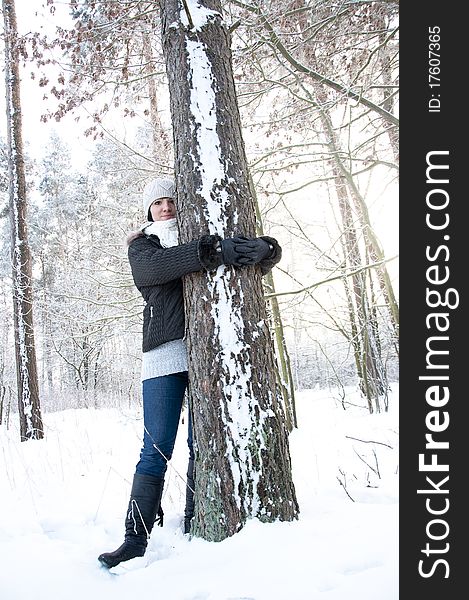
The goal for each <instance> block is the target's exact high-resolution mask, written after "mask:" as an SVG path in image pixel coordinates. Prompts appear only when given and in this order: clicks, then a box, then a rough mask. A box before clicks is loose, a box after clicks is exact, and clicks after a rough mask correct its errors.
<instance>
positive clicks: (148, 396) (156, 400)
mask: <svg viewBox="0 0 469 600" xmlns="http://www.w3.org/2000/svg"><path fill="white" fill-rule="evenodd" d="M186 387H187V372H182V373H173V374H171V375H165V376H163V377H155V378H153V379H147V380H145V381H144V382H143V423H144V427H145V432H144V436H143V447H142V450H141V452H140V460H139V462H138V463H137V466H136V469H135V471H136V473H140V474H142V475H152V476H153V477H158V478H163V477H164V474H165V472H166V468H167V462H168V461H169V460H170V459H171V456H172V454H173V450H174V443H175V441H176V434H177V430H178V425H179V419H180V416H181V407H182V402H183V399H184V392H185V391H186Z"/></svg>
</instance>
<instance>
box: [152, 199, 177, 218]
mask: <svg viewBox="0 0 469 600" xmlns="http://www.w3.org/2000/svg"><path fill="white" fill-rule="evenodd" d="M150 212H151V216H152V217H153V221H167V220H168V219H174V217H175V216H176V207H175V206H174V198H158V200H155V201H154V202H153V204H152V205H151V206H150Z"/></svg>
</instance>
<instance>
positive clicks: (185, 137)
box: [160, 0, 298, 541]
mask: <svg viewBox="0 0 469 600" xmlns="http://www.w3.org/2000/svg"><path fill="white" fill-rule="evenodd" d="M160 6H161V15H162V28H163V32H162V35H163V49H164V54H165V61H166V70H167V74H168V80H169V90H170V98H171V114H172V119H173V138H174V144H175V171H176V178H177V189H178V197H177V202H178V220H179V227H180V232H181V236H182V241H189V240H191V239H194V238H195V237H198V236H199V235H201V234H204V233H210V234H218V235H220V236H222V237H227V236H230V235H235V234H240V233H243V234H245V235H250V236H254V235H255V210H254V204H253V190H252V189H251V186H250V182H249V177H248V167H247V161H246V156H245V150H244V144H243V139H242V134H241V124H240V118H239V111H238V106H237V101H236V94H235V87H234V80H233V73H232V64H231V50H230V33H229V30H228V27H227V26H226V24H225V23H224V21H223V18H222V9H221V2H220V1H219V0H203V1H200V2H195V1H185V2H182V3H181V2H179V1H178V0H161V1H160ZM185 301H186V321H187V328H188V332H187V340H188V350H189V369H190V379H191V399H192V404H193V406H192V409H193V416H194V430H195V439H196V491H197V490H200V491H201V492H202V491H203V493H196V507H195V523H194V533H195V535H201V536H202V537H204V538H205V539H208V540H212V541H213V540H221V539H224V538H225V537H227V536H229V535H232V534H234V533H236V532H237V531H239V530H240V529H241V528H242V526H243V525H244V523H245V522H246V520H247V519H249V518H251V517H258V518H259V519H260V520H262V521H274V520H276V519H280V520H292V519H294V518H296V517H297V514H298V504H297V500H296V496H295V490H294V485H293V481H292V475H291V463H290V454H289V448H288V437H287V431H286V427H285V418H284V415H283V412H282V407H281V399H280V397H279V392H278V389H277V386H276V376H275V363H274V353H273V347H272V340H271V337H270V333H269V329H268V326H267V315H266V307H265V301H264V298H263V290H262V281H261V275H260V271H259V270H258V268H257V267H255V268H246V269H241V270H234V269H232V268H227V267H224V266H222V267H220V268H219V269H218V270H217V271H216V272H211V273H208V274H207V275H204V274H200V273H198V274H194V275H191V276H189V277H187V278H186V279H185ZM208 342H209V343H208Z"/></svg>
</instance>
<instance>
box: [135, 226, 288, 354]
mask: <svg viewBox="0 0 469 600" xmlns="http://www.w3.org/2000/svg"><path fill="white" fill-rule="evenodd" d="M220 239H221V238H219V237H218V236H216V235H206V236H202V237H201V238H200V239H198V240H195V241H193V242H189V243H188V244H181V245H179V246H173V247H171V248H163V247H162V246H161V244H160V241H159V239H158V237H157V236H156V235H145V234H143V233H140V234H137V235H136V236H133V239H131V240H130V243H129V248H128V256H129V262H130V267H131V269H132V276H133V278H134V282H135V285H136V287H137V289H138V290H139V292H140V293H141V294H142V296H143V299H144V300H145V307H144V309H143V344H142V349H143V352H148V351H149V350H152V349H153V348H156V347H157V346H159V345H161V344H163V343H165V342H170V341H172V340H178V339H181V338H183V337H184V326H185V324H184V301H183V293H182V279H181V278H182V276H183V275H187V274H188V273H193V272H195V271H201V270H202V269H207V270H212V269H216V268H217V267H218V266H219V265H220V264H221V255H220V253H219V252H217V251H216V249H215V245H216V243H217V242H218V241H219V240H220ZM264 239H265V240H266V241H267V242H269V243H271V244H272V245H273V247H274V251H273V253H272V256H271V257H269V258H267V259H265V260H263V261H262V262H261V263H260V265H259V266H260V267H261V272H262V274H263V275H265V273H267V272H268V271H269V270H270V269H271V268H272V267H273V266H274V265H275V264H276V263H277V262H278V261H279V260H280V258H281V255H282V251H281V248H280V246H279V244H278V243H277V241H276V240H275V239H274V238H270V237H267V236H264Z"/></svg>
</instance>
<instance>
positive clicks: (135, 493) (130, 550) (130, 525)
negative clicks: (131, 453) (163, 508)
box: [98, 473, 164, 569]
mask: <svg viewBox="0 0 469 600" xmlns="http://www.w3.org/2000/svg"><path fill="white" fill-rule="evenodd" d="M163 485H164V480H163V479H159V478H157V477H152V476H151V475H141V474H140V473H135V475H134V479H133V483H132V490H131V492H130V501H129V506H128V508H127V515H126V518H125V539H124V543H123V544H122V545H121V546H119V548H117V550H114V552H105V553H104V554H101V555H100V556H98V560H99V562H100V563H101V564H102V565H103V566H105V567H107V568H108V569H110V568H111V567H115V566H116V565H118V564H119V563H121V562H124V561H126V560H130V559H131V558H135V557H136V556H143V555H144V554H145V550H146V547H147V544H148V539H149V537H150V533H151V530H152V529H153V524H154V522H155V518H156V516H157V514H158V512H159V509H160V503H161V496H162V494H163Z"/></svg>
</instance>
